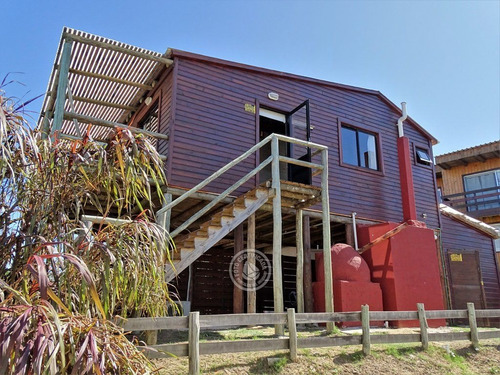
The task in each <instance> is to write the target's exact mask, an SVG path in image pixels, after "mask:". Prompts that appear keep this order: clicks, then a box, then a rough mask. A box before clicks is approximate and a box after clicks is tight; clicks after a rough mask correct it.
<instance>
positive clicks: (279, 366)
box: [271, 357, 288, 373]
mask: <svg viewBox="0 0 500 375" xmlns="http://www.w3.org/2000/svg"><path fill="white" fill-rule="evenodd" d="M287 363H288V358H287V357H281V358H280V359H278V360H277V361H276V362H274V363H273V364H272V365H271V368H272V369H273V370H274V371H275V372H277V373H279V372H281V371H282V370H283V369H284V368H285V366H286V364H287Z"/></svg>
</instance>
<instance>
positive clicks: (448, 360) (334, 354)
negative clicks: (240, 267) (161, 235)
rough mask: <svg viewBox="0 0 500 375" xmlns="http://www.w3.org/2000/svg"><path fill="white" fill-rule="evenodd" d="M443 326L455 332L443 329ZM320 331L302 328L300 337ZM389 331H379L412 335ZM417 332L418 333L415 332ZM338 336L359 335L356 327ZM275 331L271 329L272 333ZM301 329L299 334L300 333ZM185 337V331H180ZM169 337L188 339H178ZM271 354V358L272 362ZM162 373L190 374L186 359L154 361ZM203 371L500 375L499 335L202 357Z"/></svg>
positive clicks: (235, 334) (258, 334)
mask: <svg viewBox="0 0 500 375" xmlns="http://www.w3.org/2000/svg"><path fill="white" fill-rule="evenodd" d="M445 330H447V331H449V330H457V329H455V328H445ZM270 332H271V330H270V329H260V330H258V329H256V330H228V331H218V332H214V333H202V336H201V338H202V340H213V339H216V340H217V339H222V338H224V339H226V340H237V339H249V338H253V339H258V338H264V337H269V336H268V335H269V334H270ZM318 332H319V334H321V331H318V330H316V331H314V330H313V331H308V332H302V334H301V335H302V337H305V336H309V335H316V334H318ZM409 332H410V331H408V330H389V332H383V331H382V332H380V333H381V334H398V333H409ZM411 332H415V331H411ZM339 334H341V335H342V334H348V335H350V334H357V332H356V331H355V330H351V331H348V332H347V333H345V332H344V333H339ZM271 335H272V333H271ZM301 335H300V333H299V337H300V336H301ZM181 336H182V335H181ZM169 341H174V342H175V341H184V340H182V339H180V337H177V338H175V339H173V340H169ZM269 358H271V360H269ZM154 362H155V364H156V365H157V366H158V367H159V368H160V371H159V373H160V374H162V375H170V374H172V375H173V374H175V375H178V374H187V373H188V359H187V357H183V358H168V359H160V360H155V361H154ZM200 366H201V371H202V373H204V374H279V373H281V374H286V375H296V374H297V375H298V374H398V375H399V374H412V375H414V374H430V375H434V374H436V375H437V374H439V375H441V374H499V375H500V339H492V340H482V341H481V346H480V349H479V350H478V351H475V350H474V349H473V348H471V346H470V342H468V341H455V342H450V343H448V342H439V343H431V344H430V345H429V349H428V350H427V351H423V350H422V349H421V347H420V344H417V343H411V344H410V343H408V344H390V345H372V354H371V355H370V356H368V357H365V356H364V355H363V353H362V352H361V347H360V346H359V345H353V346H342V347H330V348H311V349H299V351H298V360H297V362H291V361H290V359H289V353H288V351H266V352H247V353H234V354H216V355H203V356H201V361H200Z"/></svg>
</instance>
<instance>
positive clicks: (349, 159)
mask: <svg viewBox="0 0 500 375" xmlns="http://www.w3.org/2000/svg"><path fill="white" fill-rule="evenodd" d="M377 155H378V150H377V138H376V136H375V135H373V134H370V133H367V132H364V131H362V130H359V129H356V128H351V127H347V126H342V161H343V162H344V163H345V164H350V165H355V166H357V167H363V168H369V169H373V170H376V171H378V170H379V165H378V157H377Z"/></svg>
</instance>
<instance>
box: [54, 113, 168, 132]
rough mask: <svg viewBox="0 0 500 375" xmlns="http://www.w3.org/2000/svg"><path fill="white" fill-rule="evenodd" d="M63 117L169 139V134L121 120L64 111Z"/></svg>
mask: <svg viewBox="0 0 500 375" xmlns="http://www.w3.org/2000/svg"><path fill="white" fill-rule="evenodd" d="M63 117H64V119H65V120H73V119H77V120H78V121H80V122H83V123H86V124H92V125H99V126H104V127H107V128H113V129H116V128H122V129H127V130H130V131H131V132H132V133H135V134H144V135H147V136H150V137H154V138H160V139H168V135H166V134H161V133H156V132H152V131H149V130H146V129H139V128H134V127H132V126H128V125H125V124H121V123H119V122H114V121H107V120H101V119H98V118H96V117H92V116H86V115H81V114H79V113H74V112H64V115H63Z"/></svg>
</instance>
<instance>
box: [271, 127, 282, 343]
mask: <svg viewBox="0 0 500 375" xmlns="http://www.w3.org/2000/svg"><path fill="white" fill-rule="evenodd" d="M271 154H272V157H273V159H272V164H271V171H272V187H273V190H274V197H273V295H274V312H275V313H281V312H283V281H282V274H281V240H282V238H281V236H282V223H281V186H280V185H281V184H280V161H279V156H280V155H279V141H278V138H277V137H275V136H274V137H273V138H272V140H271ZM274 330H275V333H276V334H277V335H280V336H282V335H283V334H284V327H283V325H282V324H277V325H275V326H274Z"/></svg>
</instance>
